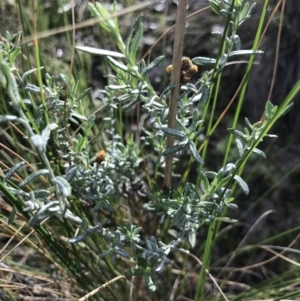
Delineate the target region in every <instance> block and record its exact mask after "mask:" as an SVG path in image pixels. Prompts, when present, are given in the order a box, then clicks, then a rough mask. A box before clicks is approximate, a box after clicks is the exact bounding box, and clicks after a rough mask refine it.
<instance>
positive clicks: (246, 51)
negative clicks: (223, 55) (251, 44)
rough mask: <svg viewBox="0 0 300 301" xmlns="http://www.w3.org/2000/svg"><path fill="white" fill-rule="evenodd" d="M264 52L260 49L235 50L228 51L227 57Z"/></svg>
mask: <svg viewBox="0 0 300 301" xmlns="http://www.w3.org/2000/svg"><path fill="white" fill-rule="evenodd" d="M262 53H264V52H263V51H262V50H237V51H232V52H230V53H229V57H232V56H237V55H255V54H262Z"/></svg>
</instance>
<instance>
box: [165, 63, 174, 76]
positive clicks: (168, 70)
mask: <svg viewBox="0 0 300 301" xmlns="http://www.w3.org/2000/svg"><path fill="white" fill-rule="evenodd" d="M172 69H173V66H172V65H169V66H168V67H167V69H166V71H167V73H168V74H170V75H171V73H172Z"/></svg>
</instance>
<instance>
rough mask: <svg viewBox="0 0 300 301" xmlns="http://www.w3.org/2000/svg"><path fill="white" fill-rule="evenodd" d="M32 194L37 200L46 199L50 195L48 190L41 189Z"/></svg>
mask: <svg viewBox="0 0 300 301" xmlns="http://www.w3.org/2000/svg"><path fill="white" fill-rule="evenodd" d="M33 194H34V197H35V198H37V199H38V198H46V197H48V196H49V195H50V194H51V192H50V191H48V190H45V189H41V190H36V191H34V192H33Z"/></svg>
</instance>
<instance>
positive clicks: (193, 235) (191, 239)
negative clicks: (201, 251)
mask: <svg viewBox="0 0 300 301" xmlns="http://www.w3.org/2000/svg"><path fill="white" fill-rule="evenodd" d="M188 238H189V243H190V245H191V247H192V248H194V247H195V245H196V231H190V232H189V236H188Z"/></svg>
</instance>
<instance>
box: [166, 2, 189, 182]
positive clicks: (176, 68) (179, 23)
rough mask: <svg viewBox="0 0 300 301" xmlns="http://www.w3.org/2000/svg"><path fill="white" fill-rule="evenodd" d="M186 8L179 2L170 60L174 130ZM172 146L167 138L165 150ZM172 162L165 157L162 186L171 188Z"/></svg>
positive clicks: (170, 139)
mask: <svg viewBox="0 0 300 301" xmlns="http://www.w3.org/2000/svg"><path fill="white" fill-rule="evenodd" d="M186 7H187V0H181V1H179V3H178V9H177V16H176V27H175V39H174V53H173V60H172V66H173V69H172V75H171V85H175V88H174V89H172V90H171V93H170V100H169V119H168V127H169V128H172V129H174V128H175V124H176V113H177V99H178V95H179V89H180V72H181V62H182V59H181V58H182V53H183V43H184V31H185V21H186ZM173 145H174V136H170V135H169V136H168V137H167V149H168V148H170V147H172V146H173ZM172 161H173V156H172V155H170V156H167V157H166V168H165V180H164V186H165V187H171V181H172Z"/></svg>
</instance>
